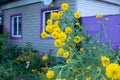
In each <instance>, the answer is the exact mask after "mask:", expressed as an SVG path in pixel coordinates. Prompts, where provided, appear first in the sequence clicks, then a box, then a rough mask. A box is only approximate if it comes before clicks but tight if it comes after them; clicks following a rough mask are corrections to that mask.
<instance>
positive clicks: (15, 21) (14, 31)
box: [10, 14, 22, 38]
mask: <svg viewBox="0 0 120 80" xmlns="http://www.w3.org/2000/svg"><path fill="white" fill-rule="evenodd" d="M10 24H11V25H10V26H11V31H10V34H11V38H21V37H22V16H21V15H20V14H18V15H12V16H11V23H10Z"/></svg>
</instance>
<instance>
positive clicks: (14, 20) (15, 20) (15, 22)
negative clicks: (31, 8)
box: [13, 17, 17, 35]
mask: <svg viewBox="0 0 120 80" xmlns="http://www.w3.org/2000/svg"><path fill="white" fill-rule="evenodd" d="M13 29H14V32H13V33H14V35H17V17H15V18H13Z"/></svg>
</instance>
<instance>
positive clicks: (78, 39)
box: [74, 36, 84, 43]
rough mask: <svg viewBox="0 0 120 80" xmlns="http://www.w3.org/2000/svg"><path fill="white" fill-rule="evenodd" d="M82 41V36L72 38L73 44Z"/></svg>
mask: <svg viewBox="0 0 120 80" xmlns="http://www.w3.org/2000/svg"><path fill="white" fill-rule="evenodd" d="M83 39H84V37H82V36H75V37H74V42H75V43H79V42H81V41H82V40H83Z"/></svg>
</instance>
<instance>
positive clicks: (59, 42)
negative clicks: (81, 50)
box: [54, 39, 64, 47]
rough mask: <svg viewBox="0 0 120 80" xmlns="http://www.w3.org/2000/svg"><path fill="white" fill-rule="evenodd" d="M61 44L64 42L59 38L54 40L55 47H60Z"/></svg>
mask: <svg viewBox="0 0 120 80" xmlns="http://www.w3.org/2000/svg"><path fill="white" fill-rule="evenodd" d="M63 44H64V42H63V41H61V40H60V39H56V40H55V41H54V46H56V47H62V46H63Z"/></svg>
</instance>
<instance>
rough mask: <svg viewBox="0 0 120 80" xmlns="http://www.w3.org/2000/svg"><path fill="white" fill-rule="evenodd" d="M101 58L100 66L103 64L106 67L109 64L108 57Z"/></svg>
mask: <svg viewBox="0 0 120 80" xmlns="http://www.w3.org/2000/svg"><path fill="white" fill-rule="evenodd" d="M101 60H102V66H104V67H106V66H108V65H109V64H110V59H109V58H107V57H106V56H102V57H101Z"/></svg>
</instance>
